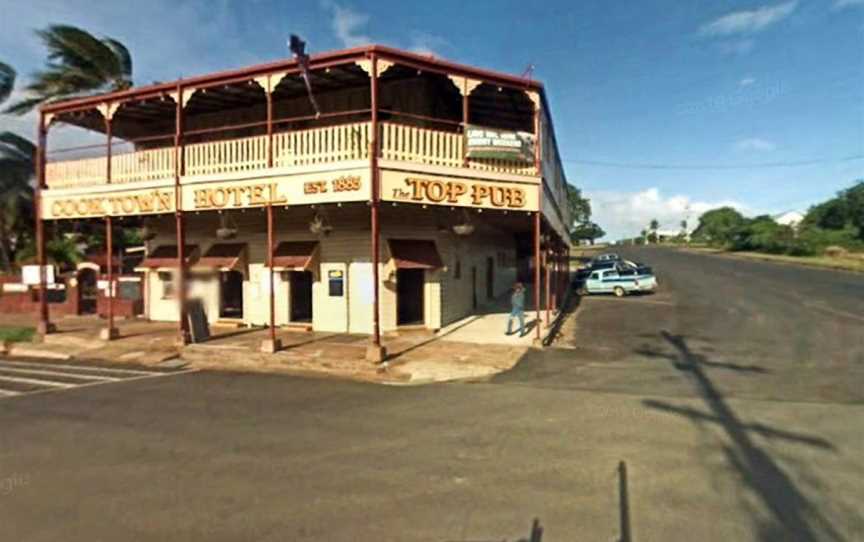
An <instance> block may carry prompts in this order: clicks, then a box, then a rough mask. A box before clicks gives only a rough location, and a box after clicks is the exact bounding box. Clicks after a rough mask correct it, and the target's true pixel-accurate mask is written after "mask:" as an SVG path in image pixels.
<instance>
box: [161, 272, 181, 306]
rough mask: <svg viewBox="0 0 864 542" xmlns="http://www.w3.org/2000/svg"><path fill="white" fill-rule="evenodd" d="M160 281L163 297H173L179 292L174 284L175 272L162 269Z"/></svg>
mask: <svg viewBox="0 0 864 542" xmlns="http://www.w3.org/2000/svg"><path fill="white" fill-rule="evenodd" d="M159 281H160V282H161V283H162V299H171V298H173V297H174V296H175V295H176V294H177V290H176V288H175V284H174V273H172V272H170V271H160V272H159Z"/></svg>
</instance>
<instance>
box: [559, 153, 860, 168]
mask: <svg viewBox="0 0 864 542" xmlns="http://www.w3.org/2000/svg"><path fill="white" fill-rule="evenodd" d="M855 160H864V154H853V155H851V156H845V157H842V158H813V159H810V160H797V161H787V162H762V163H757V164H736V165H729V164H653V163H640V162H606V161H603V160H561V161H562V162H564V163H566V164H582V165H586V166H601V167H612V168H622V169H665V170H669V169H680V170H709V169H716V170H726V169H767V168H781V167H799V166H812V165H815V164H832V163H841V162H853V161H855Z"/></svg>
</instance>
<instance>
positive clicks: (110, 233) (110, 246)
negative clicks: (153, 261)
mask: <svg viewBox="0 0 864 542" xmlns="http://www.w3.org/2000/svg"><path fill="white" fill-rule="evenodd" d="M105 254H106V255H107V259H108V293H107V296H108V328H107V329H105V330H103V331H102V338H103V339H105V340H107V341H110V340H112V339H116V338H117V330H116V329H115V328H114V224H113V221H112V218H111V216H106V217H105Z"/></svg>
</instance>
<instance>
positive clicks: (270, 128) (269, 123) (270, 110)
mask: <svg viewBox="0 0 864 542" xmlns="http://www.w3.org/2000/svg"><path fill="white" fill-rule="evenodd" d="M266 94H267V167H268V168H272V167H273V94H272V93H271V89H270V76H269V75H268V76H267V89H266Z"/></svg>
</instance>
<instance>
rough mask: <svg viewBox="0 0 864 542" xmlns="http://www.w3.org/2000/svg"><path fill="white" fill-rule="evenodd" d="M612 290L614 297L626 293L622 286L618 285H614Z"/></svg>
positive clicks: (622, 295)
mask: <svg viewBox="0 0 864 542" xmlns="http://www.w3.org/2000/svg"><path fill="white" fill-rule="evenodd" d="M612 291H613V292H615V297H624V296H625V295H627V292H625V291H624V288H622V287H620V286H616V287H615V289H614V290H612Z"/></svg>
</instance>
